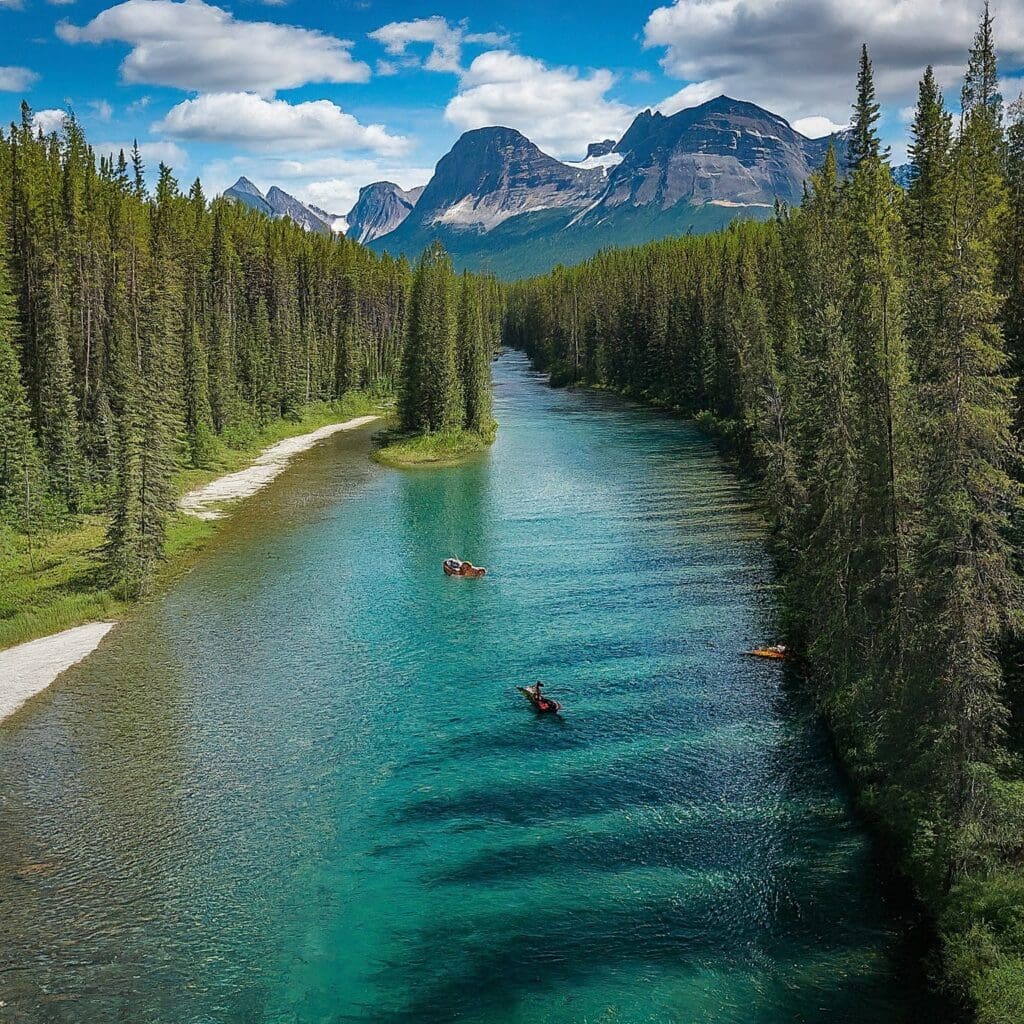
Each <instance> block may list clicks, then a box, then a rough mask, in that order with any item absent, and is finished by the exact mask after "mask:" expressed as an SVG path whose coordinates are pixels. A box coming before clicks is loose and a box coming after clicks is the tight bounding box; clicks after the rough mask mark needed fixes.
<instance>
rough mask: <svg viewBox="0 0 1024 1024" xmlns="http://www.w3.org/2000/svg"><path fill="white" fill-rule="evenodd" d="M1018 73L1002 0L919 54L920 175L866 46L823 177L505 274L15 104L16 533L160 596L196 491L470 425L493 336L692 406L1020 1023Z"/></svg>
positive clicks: (843, 743) (1021, 217)
mask: <svg viewBox="0 0 1024 1024" xmlns="http://www.w3.org/2000/svg"><path fill="white" fill-rule="evenodd" d="M965 49H966V47H965ZM998 82H999V68H998V63H997V57H996V41H995V39H994V32H993V22H992V19H991V17H990V15H989V13H988V11H987V9H986V11H985V14H984V17H983V20H982V22H981V25H980V27H979V30H978V33H977V35H976V37H975V39H974V41H973V45H971V47H970V56H969V61H968V65H967V72H966V76H965V79H964V82H963V87H962V90H961V93H960V96H959V97H957V98H954V99H951V98H948V97H944V96H943V95H942V92H941V90H940V88H939V86H938V84H937V82H936V77H935V75H934V74H933V71H932V69H931V68H928V69H927V70H925V72H924V75H923V77H922V79H921V82H920V87H919V97H918V103H917V107H916V112H915V115H914V119H913V123H912V126H911V129H910V132H911V144H910V149H909V153H910V158H911V166H910V173H909V177H908V180H907V184H906V187H905V188H904V187H902V186H901V185H898V184H897V183H896V182H895V180H894V177H893V174H892V168H891V166H890V159H889V153H888V152H887V151H886V150H885V149H884V147H883V146H882V144H881V141H880V136H879V132H878V127H877V126H878V121H879V116H880V109H879V105H878V102H877V100H876V96H875V88H874V80H873V69H872V64H871V60H870V56H869V54H868V51H867V48H865V49H864V50H863V53H862V57H861V64H860V69H859V74H858V77H857V81H856V89H855V101H854V104H853V111H854V117H853V125H852V128H851V129H850V130H849V131H848V132H847V133H846V134H845V136H843V137H842V138H841V139H840V140H839V141H838V142H837V144H836V145H834V146H833V148H832V149H830V151H829V154H828V157H827V159H826V162H825V164H824V166H823V167H821V168H820V170H818V171H817V173H816V174H815V175H814V176H813V177H812V179H811V180H810V181H809V182H808V183H807V185H806V187H805V193H804V198H803V201H802V203H800V204H799V206H795V207H787V206H784V205H782V204H780V205H779V206H778V207H777V209H776V212H775V216H774V218H772V219H771V220H769V221H768V222H764V223H753V222H745V223H736V224H734V225H733V226H731V227H730V228H728V229H727V230H725V231H723V232H720V233H718V234H714V235H707V236H703V237H684V238H673V239H669V240H666V241H661V242H657V243H652V244H649V245H646V246H644V247H642V248H637V249H630V250H623V249H610V250H606V251H604V252H602V253H600V254H599V255H597V256H596V257H594V258H593V259H591V260H589V261H588V262H586V263H583V264H581V265H579V266H576V267H573V268H565V267H558V268H556V269H555V270H553V271H552V272H551V273H549V274H547V275H545V276H542V277H537V278H533V279H530V280H525V281H518V282H514V283H510V284H499V283H498V282H497V281H496V280H494V279H493V278H490V277H486V276H479V275H469V274H464V275H462V276H461V277H459V276H458V275H456V273H455V271H454V269H453V265H452V261H451V259H450V258H449V257H448V255H447V254H446V253H445V251H444V250H443V248H441V247H440V246H439V245H433V246H431V247H430V248H429V249H428V250H427V251H426V252H424V254H423V255H422V257H421V258H420V259H419V261H418V262H417V263H416V265H415V266H410V265H409V263H408V262H407V261H406V260H405V259H401V258H400V259H394V258H391V257H389V256H387V255H382V256H378V255H376V254H375V253H374V252H372V251H370V250H369V249H367V248H365V247H363V246H361V245H359V244H357V243H355V242H354V241H351V240H347V239H345V238H343V237H342V238H331V237H325V236H324V235H321V234H316V233H307V232H306V231H303V230H302V229H301V228H300V227H298V226H297V225H295V224H293V223H292V222H290V221H288V220H271V219H269V218H267V217H265V216H263V215H262V214H260V213H257V212H253V211H251V210H248V209H246V208H245V207H244V206H241V205H237V204H235V203H233V202H231V201H229V200H226V199H224V198H217V199H214V200H212V201H211V200H209V199H208V198H207V196H206V195H205V194H204V192H203V188H202V185H201V183H200V182H199V181H198V180H196V181H195V182H194V183H193V184H192V185H191V186H189V187H188V188H187V189H186V188H185V187H183V185H182V184H181V183H179V182H178V181H177V180H176V179H175V177H174V174H173V171H172V170H171V169H170V168H168V167H166V166H163V165H161V166H160V167H159V171H158V173H156V174H153V175H148V174H147V170H148V169H147V168H146V167H145V166H144V165H143V160H142V157H141V155H140V153H139V151H138V148H137V147H136V149H135V150H134V152H132V153H129V154H124V153H122V154H120V156H119V158H116V159H109V158H106V157H103V158H99V159H97V155H96V154H95V153H94V152H93V150H92V149H91V148H90V146H89V144H88V142H87V140H86V139H85V137H84V134H83V132H82V129H81V127H80V125H79V124H78V122H77V121H76V120H75V118H74V116H72V115H69V116H68V118H67V120H66V122H65V125H64V127H63V130H62V131H61V132H60V133H54V134H50V135H44V134H42V133H41V132H39V131H38V130H37V129H36V128H34V126H33V114H32V111H31V110H30V109H29V107H28V106H27V105H23V108H22V118H21V123H20V124H15V125H12V126H11V127H10V130H9V132H7V133H2V132H0V558H7V557H8V552H9V551H13V552H16V553H17V557H18V559H19V561H18V564H19V567H21V566H24V565H27V566H29V567H30V568H31V572H32V573H33V574H36V573H37V569H38V567H37V565H36V559H37V558H38V559H40V560H41V561H40V565H41V566H42V569H41V570H39V571H40V572H45V571H48V569H47V566H57V567H59V564H60V562H61V559H62V558H63V557H65V556H64V554H63V551H64V549H63V548H62V546H61V545H62V543H63V541H62V539H61V538H65V537H67V536H70V535H71V534H72V533H74V531H76V530H79V531H80V530H83V529H86V528H88V529H91V530H93V531H94V532H95V531H99V532H98V533H97V536H98V538H99V539H98V541H97V542H96V543H95V544H94V545H93V547H94V549H95V551H94V554H95V556H96V557H95V561H96V567H95V574H96V575H95V577H90V578H89V581H88V582H87V584H84V583H83V584H82V586H85V585H88V586H93V587H103V588H109V589H110V590H111V592H114V593H121V594H123V595H124V599H125V600H130V599H132V598H135V597H138V596H141V595H145V594H146V593H147V592H149V591H150V588H151V585H152V583H153V582H154V578H155V576H156V574H157V572H158V567H159V566H160V564H161V563H162V562H163V561H164V560H165V559H166V557H167V554H168V547H169V541H170V540H171V539H172V538H171V532H172V526H173V523H174V517H175V505H176V502H177V500H178V498H179V496H180V494H181V492H182V490H183V487H184V485H185V484H186V483H187V482H189V481H190V480H194V479H196V476H195V475H196V474H201V473H203V472H212V471H214V470H218V469H223V468H224V466H225V465H226V463H225V458H226V456H225V453H226V452H234V453H236V454H237V453H239V452H245V453H247V454H252V452H253V451H254V450H255V449H257V448H258V447H260V446H261V445H262V444H263V443H264V441H265V440H266V439H267V438H268V437H270V436H272V435H273V432H274V430H275V429H276V428H280V427H281V426H282V425H283V424H284V425H288V424H291V425H293V426H294V425H298V424H303V423H306V422H307V418H308V417H309V416H311V415H313V414H314V412H313V411H315V414H316V415H317V416H319V417H320V419H319V420H318V421H317V422H326V421H336V420H339V419H342V418H345V416H347V415H348V414H351V413H353V412H356V411H368V410H371V409H372V410H374V411H381V410H387V409H388V408H389V407H390V406H391V405H392V404H394V405H395V406H396V426H397V429H396V431H395V433H393V434H392V435H390V436H389V444H388V446H387V447H385V448H384V449H383V450H382V451H381V452H380V455H381V458H382V461H392V462H394V463H397V464H418V463H429V462H434V463H437V464H441V465H444V464H447V463H448V462H450V461H454V460H456V459H458V458H460V457H462V456H463V455H467V454H473V453H474V452H476V451H479V450H481V449H482V448H484V447H485V446H486V445H487V444H489V443H490V441H492V440H493V438H494V436H495V427H496V425H495V422H494V416H493V409H492V396H491V371H490V362H491V358H492V356H493V355H494V352H495V351H496V349H497V347H498V345H499V343H503V344H505V345H507V346H510V347H514V348H517V349H521V350H523V351H525V352H527V353H528V354H529V356H530V357H531V358H532V360H533V362H534V363H535V364H536V365H537V366H538V367H540V368H542V369H544V370H546V371H549V372H550V374H551V379H552V383H553V384H555V385H561V386H565V385H581V386H589V387H595V388H604V389H609V390H613V391H617V392H621V393H624V394H627V395H630V396H633V397H635V398H637V399H640V400H642V401H646V402H649V403H652V404H656V405H659V406H664V407H668V408H670V409H674V410H678V411H679V412H681V413H682V414H684V415H685V416H687V417H691V418H693V419H694V420H696V422H697V423H698V424H699V425H700V426H701V427H703V428H704V429H705V430H706V431H708V432H709V433H710V434H713V435H714V436H716V437H717V438H719V439H720V441H721V443H722V445H723V447H724V448H725V449H726V450H727V451H728V452H729V453H731V454H732V455H733V456H734V457H735V458H736V459H737V460H738V461H739V462H740V463H741V464H742V466H743V468H744V469H745V470H746V471H748V472H749V473H750V474H752V475H753V477H754V478H755V479H756V480H757V482H758V485H759V487H760V493H761V495H762V497H763V504H764V507H765V509H766V511H767V515H768V518H769V521H770V524H771V530H770V544H771V551H772V555H773V558H774V560H775V563H776V565H777V567H778V579H779V587H780V591H781V594H782V599H781V605H782V608H783V615H784V623H783V625H784V631H785V637H784V639H785V641H786V645H787V647H788V648H789V650H790V651H792V652H796V655H797V658H798V666H799V668H800V676H801V678H804V679H806V680H807V682H806V686H807V688H808V691H809V693H810V695H811V699H813V700H814V701H815V702H816V704H817V705H818V706H819V707H820V709H821V711H822V714H823V716H824V718H825V719H826V721H827V722H828V724H829V726H830V729H831V733H832V736H833V737H834V740H835V745H836V748H837V750H838V752H839V754H840V756H841V758H842V760H843V762H844V764H845V766H846V767H847V769H848V772H849V775H850V777H851V779H852V781H853V787H854V789H855V791H856V794H857V797H858V802H859V805H860V807H861V808H862V809H863V811H864V813H865V814H866V816H867V817H868V818H869V819H870V820H871V821H872V822H873V824H874V825H875V827H876V829H877V831H878V832H879V833H880V834H881V835H883V836H884V837H885V839H886V841H887V844H888V846H889V847H890V848H891V850H892V852H893V859H894V861H895V862H896V863H897V864H898V865H899V868H900V870H901V877H903V878H905V879H908V880H909V882H910V883H911V884H912V887H913V890H914V892H915V895H916V896H917V897H918V898H919V901H920V903H921V905H922V906H923V907H924V908H926V909H927V911H928V913H929V915H930V918H931V919H932V920H933V921H934V923H935V931H936V934H937V937H938V939H939V942H938V943H937V945H938V953H937V956H936V963H935V977H936V979H937V980H938V981H939V982H940V984H941V985H942V986H943V987H944V989H945V991H946V992H947V993H948V994H950V995H951V996H952V998H953V999H954V1000H955V1001H956V1003H957V1004H958V1005H960V1006H963V1007H965V1008H966V1009H967V1010H968V1011H970V1012H972V1013H973V1014H974V1015H975V1016H976V1019H977V1020H978V1021H979V1022H981V1024H1019V1022H1020V1021H1021V1020H1024V629H1022V627H1024V502H1022V485H1024V451H1022V442H1024V99H1022V100H1019V101H1017V102H1016V103H1013V102H1010V103H1005V102H1004V97H1003V96H1001V95H1000V93H999V85H998ZM389 453H390V454H389ZM12 560H13V556H12ZM4 582H5V581H3V580H0V583H4ZM0 596H2V595H0ZM8 603H13V601H12V602H8ZM72 617H74V613H72ZM32 628H33V629H36V627H35V626H33V627H32ZM36 631H37V632H39V631H41V630H39V629H37V630H36ZM33 635H34V634H33Z"/></svg>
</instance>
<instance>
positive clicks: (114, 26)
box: [57, 0, 370, 96]
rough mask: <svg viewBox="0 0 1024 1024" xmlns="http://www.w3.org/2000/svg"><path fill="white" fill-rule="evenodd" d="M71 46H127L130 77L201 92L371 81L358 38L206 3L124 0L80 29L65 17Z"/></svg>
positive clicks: (64, 35) (125, 69)
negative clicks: (243, 15)
mask: <svg viewBox="0 0 1024 1024" xmlns="http://www.w3.org/2000/svg"><path fill="white" fill-rule="evenodd" d="M57 35H58V36H60V38H61V39H63V40H64V41H65V42H68V43H105V42H109V41H117V42H122V43H127V44H128V45H129V46H130V47H131V48H132V49H131V52H130V53H129V54H128V56H127V57H126V58H125V59H124V61H123V63H122V64H121V77H122V78H123V80H124V81H125V82H133V83H140V82H144V83H149V84H152V85H168V86H173V87H176V88H179V89H185V90H188V91H195V92H232V91H236V90H237V91H241V90H246V91H251V92H256V93H260V94H261V95H265V96H270V95H273V93H274V92H275V91H276V90H278V89H291V88H296V87H298V86H301V85H305V84H307V83H309V82H365V81H366V80H367V79H368V78H369V77H370V69H369V67H368V66H367V65H366V64H363V63H362V62H360V61H356V60H354V59H353V57H352V55H351V53H350V52H349V50H350V48H351V46H352V43H351V42H350V41H348V40H345V39H337V38H335V37H334V36H329V35H325V34H324V33H322V32H317V31H314V30H311V29H305V28H299V27H296V26H292V25H277V24H274V23H273V22H266V21H241V20H239V19H237V18H235V16H234V15H233V14H231V13H230V12H229V11H225V10H223V9H222V8H220V7H215V6H213V5H211V4H207V3H204V2H203V0H183V2H180V3H179V2H176V0H126V2H125V3H121V4H118V5H117V6H115V7H110V8H108V9H107V10H105V11H102V12H101V13H100V14H98V15H97V16H96V17H95V18H93V19H92V21H90V22H89V23H88V24H86V25H83V26H81V27H79V26H76V25H72V24H70V23H69V22H66V21H63V22H61V23H60V24H59V25H58V26H57Z"/></svg>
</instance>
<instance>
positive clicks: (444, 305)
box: [398, 242, 464, 433]
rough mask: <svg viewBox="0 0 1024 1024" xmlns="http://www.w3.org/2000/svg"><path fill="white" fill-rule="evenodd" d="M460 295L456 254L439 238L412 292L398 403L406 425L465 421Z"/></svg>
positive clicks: (422, 428) (432, 427)
mask: <svg viewBox="0 0 1024 1024" xmlns="http://www.w3.org/2000/svg"><path fill="white" fill-rule="evenodd" d="M455 301H456V300H455V273H454V271H453V270H452V261H451V258H450V257H449V256H448V254H447V253H446V252H445V251H444V248H443V247H442V246H441V245H440V243H437V242H435V243H434V244H433V245H432V246H430V247H429V248H428V249H427V250H426V251H425V252H424V253H423V255H422V256H421V257H420V260H419V263H418V264H417V267H416V272H415V274H414V275H413V282H412V292H411V295H410V298H409V313H408V331H407V334H406V344H405V355H404V358H403V363H402V383H401V389H400V392H399V406H398V408H399V416H400V419H401V423H402V429H403V430H407V431H415V432H426V433H433V432H436V431H442V430H450V429H452V428H455V427H458V426H460V425H461V424H462V422H463V419H464V407H463V398H462V390H461V387H460V384H459V376H458V365H457V358H456V315H455Z"/></svg>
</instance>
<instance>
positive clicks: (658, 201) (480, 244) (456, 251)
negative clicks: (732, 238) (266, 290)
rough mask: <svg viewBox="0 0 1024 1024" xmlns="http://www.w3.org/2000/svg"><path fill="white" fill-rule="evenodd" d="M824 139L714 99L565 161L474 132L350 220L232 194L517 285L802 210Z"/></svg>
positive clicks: (511, 137)
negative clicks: (426, 177)
mask: <svg viewBox="0 0 1024 1024" xmlns="http://www.w3.org/2000/svg"><path fill="white" fill-rule="evenodd" d="M829 141H830V140H829V138H824V139H809V138H807V137H806V136H804V135H801V134H800V132H798V131H796V130H795V129H794V128H793V127H792V126H791V125H790V124H789V123H788V122H787V121H786V120H785V119H784V118H782V117H779V116H778V115H776V114H772V113H770V112H769V111H767V110H764V109H763V108H761V107H758V106H756V105H755V104H753V103H744V102H742V101H740V100H734V99H730V98H729V97H727V96H719V97H718V98H717V99H713V100H710V101H708V102H707V103H703V104H701V105H700V106H697V107H692V108H690V109H687V110H681V111H680V112H679V113H677V114H673V115H671V116H665V115H663V114H660V113H656V112H655V113H652V112H651V111H644V112H643V113H642V114H640V115H639V116H638V117H637V118H636V119H635V120H634V121H633V123H632V125H630V127H629V129H628V130H627V131H626V133H625V134H624V135H623V136H622V138H621V139H619V140H618V141H617V142H616V141H615V140H613V139H605V140H603V141H601V142H595V143H592V144H591V145H590V147H589V149H588V151H587V155H586V157H585V158H584V159H583V160H581V161H579V162H577V163H571V162H565V161H561V160H556V159H555V158H554V157H551V156H548V155H547V154H546V153H544V152H542V151H541V150H540V149H539V148H538V147H537V146H536V145H534V143H532V142H531V141H530V140H529V139H527V138H526V137H525V136H524V135H522V134H520V133H519V132H518V131H515V130H514V129H512V128H502V127H494V128H479V129H476V130H474V131H470V132H466V133H465V134H464V135H463V136H462V137H461V138H460V139H459V140H458V141H457V142H456V143H455V145H454V146H453V147H452V149H451V151H450V152H449V153H448V154H446V155H445V156H444V157H442V158H441V160H440V162H439V163H438V165H437V167H436V169H435V171H434V176H433V177H432V178H431V179H430V181H429V182H428V183H427V184H426V185H425V186H424V187H422V188H417V189H412V190H411V191H408V192H406V191H403V190H402V189H401V188H399V187H398V185H396V184H394V183H393V182H387V181H380V182H374V183H373V184H371V185H367V186H366V187H364V188H363V189H361V190H360V193H359V199H358V201H357V202H356V204H355V206H354V207H353V208H352V210H351V211H349V213H348V214H347V215H345V216H343V217H342V216H337V215H331V214H328V213H326V212H325V211H323V210H319V209H317V208H315V207H311V206H307V205H305V204H303V203H301V202H299V200H297V199H295V198H294V197H293V196H290V195H288V194H287V193H286V192H283V191H282V190H281V189H279V188H276V187H275V188H272V189H270V191H269V192H268V193H267V194H266V195H265V196H264V195H263V193H261V192H260V191H259V189H257V188H256V186H255V185H253V184H252V182H250V181H249V180H248V179H247V178H240V179H239V180H238V182H236V183H235V185H233V186H232V187H231V188H230V189H228V190H227V192H226V193H225V195H227V196H230V197H232V198H234V199H235V200H237V201H239V202H242V203H245V204H246V205H247V206H250V207H252V208H253V209H258V210H262V212H264V213H266V214H267V215H268V216H271V217H284V216H287V217H290V218H291V219H292V220H294V221H295V222H296V223H299V224H302V226H303V227H305V228H307V230H311V231H320V232H324V233H329V232H331V231H344V232H346V233H347V234H348V235H349V237H352V238H355V239H356V240H357V241H359V242H362V243H363V244H366V245H369V246H370V247H371V248H373V249H376V250H377V251H388V252H391V253H392V254H394V255H398V254H399V253H405V254H406V255H408V256H409V257H411V258H414V257H415V256H417V255H418V254H419V253H420V252H421V251H422V250H423V249H424V248H425V247H426V246H427V245H428V244H429V243H430V242H432V241H434V240H435V239H437V240H440V241H441V242H442V243H443V244H444V245H445V247H446V248H447V249H448V251H449V252H450V253H451V254H452V257H453V259H454V260H455V263H456V265H457V266H458V267H460V268H461V267H468V268H470V269H474V270H491V271H493V272H494V273H496V274H498V275H499V276H502V277H516V276H521V275H524V274H531V273H536V272H540V271H543V270H547V269H549V268H550V267H551V266H553V265H555V264H556V263H559V262H562V263H573V262H576V261H578V260H581V259H584V258H586V257H587V256H590V255H592V254H593V253H595V252H597V251H598V250H599V249H601V248H604V247H606V246H611V245H620V246H621V245H636V244H640V243H643V242H647V241H651V240H654V239H658V238H664V237H666V236H668V235H677V234H686V233H703V232H707V231H714V230H716V229H718V228H721V227H723V226H724V225H725V224H727V223H728V222H729V221H731V220H734V219H736V218H737V217H745V218H750V217H754V218H760V219H763V218H766V217H769V216H771V214H772V212H773V210H774V207H775V203H776V200H781V201H783V202H786V203H791V204H796V203H799V202H800V198H801V196H802V194H803V186H804V182H805V181H806V180H807V179H808V177H809V176H810V175H811V174H812V173H813V172H814V171H815V170H816V169H817V168H818V167H820V166H821V164H822V163H823V161H824V159H825V153H826V151H827V148H828V145H829Z"/></svg>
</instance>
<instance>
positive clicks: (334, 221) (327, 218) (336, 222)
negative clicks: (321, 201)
mask: <svg viewBox="0 0 1024 1024" xmlns="http://www.w3.org/2000/svg"><path fill="white" fill-rule="evenodd" d="M309 208H310V209H311V210H312V211H313V212H314V213H315V214H316V215H317V216H318V217H319V218H320V219H321V220H322V221H323V222H324V223H325V224H327V225H329V226H330V227H331V229H332V230H333V231H334V233H335V234H338V235H343V234H345V232H347V231H348V218H347V217H346V216H344V214H340V213H328V212H327V211H326V210H325V209H323V208H322V207H320V206H314V205H313V204H312V203H310V204H309Z"/></svg>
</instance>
